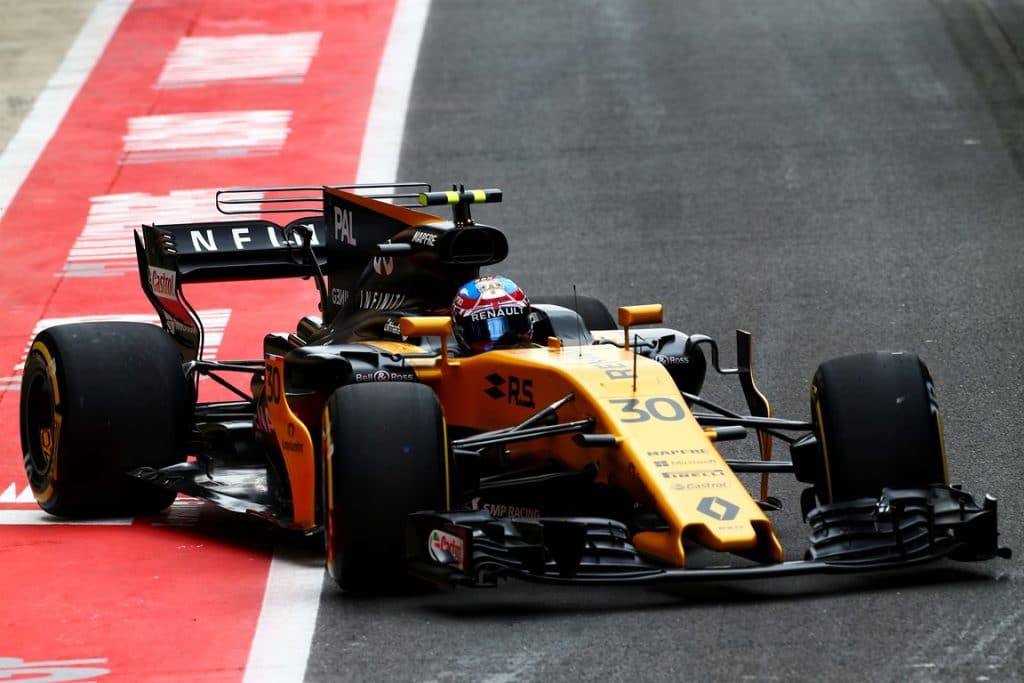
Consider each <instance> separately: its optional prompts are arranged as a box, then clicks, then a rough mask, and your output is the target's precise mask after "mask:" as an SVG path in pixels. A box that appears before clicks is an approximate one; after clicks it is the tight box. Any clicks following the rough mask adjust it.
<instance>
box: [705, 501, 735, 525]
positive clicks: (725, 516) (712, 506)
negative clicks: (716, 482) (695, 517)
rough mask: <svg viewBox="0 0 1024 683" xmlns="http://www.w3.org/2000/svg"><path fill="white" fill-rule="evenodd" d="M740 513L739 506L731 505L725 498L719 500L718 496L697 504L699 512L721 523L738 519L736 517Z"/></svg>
mask: <svg viewBox="0 0 1024 683" xmlns="http://www.w3.org/2000/svg"><path fill="white" fill-rule="evenodd" d="M739 511H740V509H739V506H737V505H736V504H735V503H730V502H729V501H727V500H726V499H725V498H719V497H718V496H708V497H707V498H702V499H701V501H700V503H698V504H697V512H700V513H702V514H705V515H707V516H708V517H710V518H712V519H717V520H719V521H721V522H728V521H729V520H730V519H736V515H737V514H739Z"/></svg>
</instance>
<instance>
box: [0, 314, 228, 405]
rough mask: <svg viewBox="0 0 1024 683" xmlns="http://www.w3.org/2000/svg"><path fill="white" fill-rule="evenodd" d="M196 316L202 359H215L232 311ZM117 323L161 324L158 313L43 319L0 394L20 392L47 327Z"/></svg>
mask: <svg viewBox="0 0 1024 683" xmlns="http://www.w3.org/2000/svg"><path fill="white" fill-rule="evenodd" d="M196 313H197V314H198V315H199V319H200V320H201V321H203V330H205V337H204V343H203V358H204V359H206V360H216V358H217V351H219V350H220V345H221V342H223V341H224V330H225V328H227V326H228V320H230V318H231V309H230V308H211V309H207V310H203V311H196ZM115 320H124V321H128V322H138V323H150V324H152V325H159V324H160V318H159V317H158V316H157V314H156V313H133V314H120V313H107V314H101V315H76V316H69V317H66V318H43V319H42V320H40V321H39V322H37V323H36V325H35V327H34V328H33V329H32V334H31V335H30V336H29V338H28V341H26V342H25V347H24V349H23V350H22V354H21V359H20V360H19V361H18V363H17V364H16V365H15V366H14V374H13V375H12V376H10V377H0V393H3V392H5V391H20V390H21V373H22V368H23V366H24V365H25V359H26V358H28V352H29V350H30V349H31V348H32V341H33V340H34V339H35V338H36V335H37V334H39V333H40V332H42V331H43V330H45V329H46V328H47V327H53V326H54V325H65V324H69V323H91V322H111V321H115Z"/></svg>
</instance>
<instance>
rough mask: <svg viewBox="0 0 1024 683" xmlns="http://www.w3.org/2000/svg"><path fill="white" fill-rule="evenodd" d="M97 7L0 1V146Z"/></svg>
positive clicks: (57, 0) (72, 0)
mask: <svg viewBox="0 0 1024 683" xmlns="http://www.w3.org/2000/svg"><path fill="white" fill-rule="evenodd" d="M95 6H96V0H27V1H26V0H0V150H2V149H4V148H5V147H6V146H7V143H8V141H10V139H11V137H13V136H14V134H15V132H17V130H18V126H19V125H21V121H22V119H23V118H24V117H25V116H26V115H27V114H28V112H29V111H30V110H31V109H32V105H33V104H34V102H35V100H36V97H38V95H39V93H40V91H42V89H43V87H44V86H45V85H46V82H47V81H48V80H49V79H50V76H52V75H53V73H54V71H56V70H57V67H58V66H59V65H60V63H61V61H62V60H63V59H64V55H65V53H66V52H67V50H68V48H69V47H70V46H71V43H72V42H73V41H74V39H75V37H76V36H77V35H78V31H79V29H80V28H81V26H82V24H83V23H84V22H85V20H86V19H87V18H88V17H89V14H90V13H91V12H92V10H93V8H94V7H95Z"/></svg>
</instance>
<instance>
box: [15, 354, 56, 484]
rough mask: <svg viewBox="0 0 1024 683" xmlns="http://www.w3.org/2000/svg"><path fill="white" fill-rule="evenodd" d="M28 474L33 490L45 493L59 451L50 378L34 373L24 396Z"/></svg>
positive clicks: (26, 468)
mask: <svg viewBox="0 0 1024 683" xmlns="http://www.w3.org/2000/svg"><path fill="white" fill-rule="evenodd" d="M23 428H24V434H25V438H26V441H27V443H26V448H25V453H24V458H25V471H26V473H27V474H28V478H29V483H30V484H32V486H33V488H35V489H37V490H42V489H43V488H45V486H44V482H45V481H46V478H47V477H48V476H49V474H50V471H51V468H52V466H53V462H54V457H55V455H56V448H57V420H56V411H55V410H54V397H53V389H52V388H51V387H50V382H49V378H48V377H46V376H45V375H43V374H42V373H37V374H35V376H34V377H32V379H31V381H30V382H29V384H28V387H27V389H26V394H25V424H24V425H23Z"/></svg>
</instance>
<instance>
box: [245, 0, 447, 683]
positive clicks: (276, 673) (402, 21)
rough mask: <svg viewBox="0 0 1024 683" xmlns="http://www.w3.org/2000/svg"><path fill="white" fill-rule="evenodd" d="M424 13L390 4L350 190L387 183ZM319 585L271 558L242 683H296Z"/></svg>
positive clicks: (313, 568)
mask: <svg viewBox="0 0 1024 683" xmlns="http://www.w3.org/2000/svg"><path fill="white" fill-rule="evenodd" d="M429 10H430V2H429V1H427V0H399V1H398V2H397V3H396V6H395V13H394V17H393V19H392V20H391V22H392V23H391V29H390V31H389V32H388V38H387V44H386V45H385V48H384V55H383V57H382V59H381V65H380V71H378V72H377V80H376V84H375V86H374V94H373V99H372V100H371V103H370V113H369V118H368V120H367V125H366V132H365V133H364V137H363V145H362V150H361V152H360V158H359V170H358V172H357V177H356V182H390V181H394V180H395V174H396V173H397V172H398V155H399V152H400V151H401V148H402V135H403V133H404V131H405V116H406V110H407V109H408V106H409V93H410V92H411V91H412V78H413V74H414V73H415V71H416V60H417V58H418V57H419V50H420V42H421V40H422V39H423V29H424V26H425V25H426V22H427V14H428V12H429ZM323 581H324V569H323V561H322V560H321V559H318V560H317V562H316V563H300V562H299V561H298V560H297V559H295V558H292V557H289V556H288V555H287V551H286V549H284V548H278V549H276V550H275V551H274V557H273V559H272V560H271V563H270V575H269V576H268V578H267V589H266V593H265V594H264V596H263V607H262V608H261V609H260V617H259V621H258V622H257V623H256V634H255V635H254V636H253V639H252V645H251V646H250V648H249V661H248V662H247V663H246V666H245V677H244V679H243V680H244V683H263V682H264V681H267V682H268V683H269V682H274V683H286V682H289V681H294V682H295V683H300V682H301V681H302V680H303V678H304V677H305V674H306V664H307V662H308V660H309V650H310V647H311V645H312V643H313V632H314V629H315V627H316V616H317V611H318V610H319V608H320V592H321V587H322V586H323ZM282 638H284V639H285V640H284V641H282Z"/></svg>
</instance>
